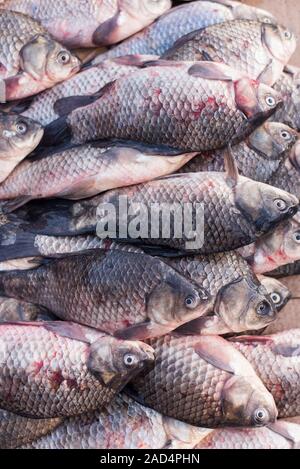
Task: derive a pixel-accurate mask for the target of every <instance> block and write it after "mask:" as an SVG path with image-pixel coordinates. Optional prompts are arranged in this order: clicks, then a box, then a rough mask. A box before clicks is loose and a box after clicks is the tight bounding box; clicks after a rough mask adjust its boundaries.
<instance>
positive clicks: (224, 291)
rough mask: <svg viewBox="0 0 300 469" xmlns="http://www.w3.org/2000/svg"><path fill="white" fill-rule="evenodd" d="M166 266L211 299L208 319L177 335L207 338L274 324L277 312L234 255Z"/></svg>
mask: <svg viewBox="0 0 300 469" xmlns="http://www.w3.org/2000/svg"><path fill="white" fill-rule="evenodd" d="M165 262H167V263H168V264H169V265H171V266H172V267H173V268H174V269H175V270H177V271H178V272H179V273H181V274H182V275H184V276H185V277H186V278H190V279H191V280H192V281H193V282H194V283H196V284H198V285H201V286H202V287H204V288H205V289H206V290H207V291H208V292H209V294H210V296H211V311H210V315H209V317H202V318H197V319H195V320H193V321H191V322H190V323H187V324H184V325H183V326H181V327H179V328H178V329H177V331H176V332H178V333H180V334H182V333H184V334H199V333H201V334H208V335H212V334H216V333H219V332H220V333H222V334H225V333H230V332H233V331H234V332H243V331H246V330H248V329H261V328H263V327H265V326H266V325H268V324H269V323H272V322H273V321H274V320H275V318H276V311H275V308H274V306H273V304H272V301H271V299H270V297H269V294H268V293H269V292H268V290H267V289H266V288H265V287H264V285H262V284H261V283H260V282H259V280H258V279H257V278H256V277H255V275H253V273H252V271H251V269H250V268H249V266H248V265H247V263H246V262H245V261H244V260H243V259H242V258H241V257H240V256H239V255H238V254H237V253H236V252H228V253H224V254H223V253H222V254H214V255H210V256H198V255H197V256H190V257H183V258H177V259H165ZM212 313H214V314H213V315H212Z"/></svg>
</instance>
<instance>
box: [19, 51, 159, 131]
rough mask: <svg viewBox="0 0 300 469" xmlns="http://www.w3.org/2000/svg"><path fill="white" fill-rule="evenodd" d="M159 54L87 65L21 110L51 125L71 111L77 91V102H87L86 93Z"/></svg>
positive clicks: (89, 93)
mask: <svg viewBox="0 0 300 469" xmlns="http://www.w3.org/2000/svg"><path fill="white" fill-rule="evenodd" d="M156 58H158V57H156V56H138V55H135V56H130V57H122V58H119V59H112V60H106V61H105V62H101V63H100V64H98V65H96V66H89V67H86V68H84V69H83V70H81V71H80V72H79V73H77V74H76V75H74V76H72V77H70V78H69V79H68V80H65V81H64V82H62V83H58V84H56V85H55V86H53V88H51V89H49V90H45V91H44V92H43V93H41V94H39V95H37V96H35V97H34V98H33V99H32V101H31V103H30V104H29V107H28V106H27V107H26V108H25V110H22V112H21V113H22V115H23V116H26V117H30V118H32V119H36V120H38V122H40V123H41V124H42V125H44V126H45V125H48V124H50V123H51V122H52V121H54V120H55V119H57V118H58V117H59V115H60V114H61V113H65V112H67V113H68V112H69V111H70V109H71V107H70V106H71V104H72V105H73V103H74V99H73V96H74V95H75V96H76V95H77V96H78V98H77V103H78V102H79V103H80V100H83V99H84V102H86V100H87V98H86V96H90V95H94V94H95V93H97V92H98V91H99V90H101V88H103V86H104V85H107V84H108V83H110V82H111V81H114V80H116V79H117V78H119V77H121V76H124V75H129V74H130V73H133V72H135V71H136V70H137V68H138V67H139V66H141V65H142V64H143V63H144V62H145V61H147V60H148V61H149V60H153V59H156ZM66 98H69V99H66ZM90 99H92V98H90Z"/></svg>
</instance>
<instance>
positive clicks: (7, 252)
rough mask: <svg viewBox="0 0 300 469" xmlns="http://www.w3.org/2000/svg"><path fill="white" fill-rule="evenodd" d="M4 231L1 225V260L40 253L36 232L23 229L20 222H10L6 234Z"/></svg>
mask: <svg viewBox="0 0 300 469" xmlns="http://www.w3.org/2000/svg"><path fill="white" fill-rule="evenodd" d="M3 231H4V230H3V227H2V229H1V227H0V262H6V261H9V260H12V259H21V258H27V257H35V256H39V255H40V252H39V250H38V248H37V247H36V246H35V239H36V235H35V234H34V233H30V232H27V231H23V230H22V229H20V227H19V224H18V223H16V224H14V223H10V224H8V225H7V226H6V230H5V231H6V233H5V234H4V232H3Z"/></svg>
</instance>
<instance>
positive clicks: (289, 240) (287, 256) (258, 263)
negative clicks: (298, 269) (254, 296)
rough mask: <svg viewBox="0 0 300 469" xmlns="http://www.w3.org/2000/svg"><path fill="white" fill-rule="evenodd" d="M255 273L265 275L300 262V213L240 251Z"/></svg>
mask: <svg viewBox="0 0 300 469" xmlns="http://www.w3.org/2000/svg"><path fill="white" fill-rule="evenodd" d="M239 252H240V254H241V255H242V256H243V257H244V258H245V259H247V261H248V262H249V264H250V265H251V267H252V268H253V270H254V272H255V273H257V274H264V273H266V272H271V271H272V270H275V269H277V268H278V267H281V266H284V265H286V264H290V263H293V262H295V261H299V260H300V213H299V212H298V213H297V215H295V216H294V217H293V218H291V219H290V220H288V221H287V222H285V223H282V224H281V225H280V226H278V227H277V228H276V230H275V231H273V232H272V233H269V234H266V235H265V236H263V237H262V238H260V239H259V240H257V241H256V242H255V243H254V244H251V245H250V246H246V247H244V248H241V249H240V250H239Z"/></svg>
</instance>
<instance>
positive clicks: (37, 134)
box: [0, 113, 44, 157]
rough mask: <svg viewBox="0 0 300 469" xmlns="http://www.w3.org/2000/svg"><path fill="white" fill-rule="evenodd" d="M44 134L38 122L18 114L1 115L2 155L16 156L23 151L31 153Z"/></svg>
mask: <svg viewBox="0 0 300 469" xmlns="http://www.w3.org/2000/svg"><path fill="white" fill-rule="evenodd" d="M43 134H44V130H43V127H42V126H41V125H40V124H39V123H38V122H35V121H33V120H32V119H29V118H28V117H23V116H20V115H18V114H6V113H3V114H1V115H0V156H12V157H14V156H15V153H16V152H17V153H19V152H22V153H24V155H27V154H29V153H31V151H32V150H34V148H36V147H37V146H38V144H39V143H40V141H41V139H42V137H43Z"/></svg>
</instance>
